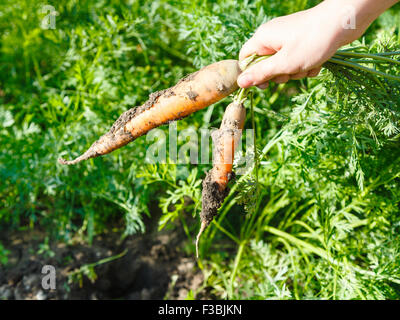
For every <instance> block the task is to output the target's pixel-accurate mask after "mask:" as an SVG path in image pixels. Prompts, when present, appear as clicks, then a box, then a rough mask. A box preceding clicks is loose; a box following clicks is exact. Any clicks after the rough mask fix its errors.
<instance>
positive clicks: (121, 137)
mask: <svg viewBox="0 0 400 320" xmlns="http://www.w3.org/2000/svg"><path fill="white" fill-rule="evenodd" d="M240 73H241V70H240V68H239V64H238V61H236V60H223V61H220V62H216V63H214V64H211V65H209V66H207V67H204V68H203V69H201V70H199V71H197V72H195V73H192V74H190V75H188V76H186V77H185V78H183V79H181V80H180V81H179V82H178V83H177V84H176V85H175V86H174V87H172V88H169V89H166V90H162V91H159V92H156V93H153V94H151V95H150V97H149V100H148V101H147V102H146V103H144V104H143V105H142V106H140V107H137V108H132V109H130V110H128V111H126V112H124V113H123V114H122V115H121V116H120V117H119V118H118V120H117V121H116V122H115V123H114V125H113V126H112V127H111V129H110V131H109V132H108V133H106V134H105V135H103V136H102V137H100V139H99V140H98V141H96V142H95V143H93V144H92V146H91V147H90V148H89V149H88V150H87V151H86V152H85V153H84V154H83V155H81V156H79V157H78V158H76V159H75V160H72V161H66V160H64V159H59V160H58V161H59V162H60V163H61V164H68V165H70V164H76V163H78V162H80V161H83V160H87V159H90V158H94V157H98V156H100V155H104V154H107V153H110V152H111V151H114V150H116V149H118V148H121V147H123V146H124V145H126V144H128V143H129V142H131V141H133V140H135V139H136V138H138V137H140V136H142V135H144V134H146V133H147V132H148V131H149V130H151V129H153V128H156V127H159V126H161V125H163V124H165V123H168V122H170V121H173V120H178V119H182V118H184V117H186V116H188V115H190V114H191V113H193V112H195V111H198V110H200V109H203V108H205V107H207V106H209V105H211V104H213V103H215V102H217V101H219V100H221V99H223V98H225V97H226V96H228V95H229V94H231V93H232V92H234V91H235V90H237V89H238V85H237V83H236V80H237V77H238V76H239V74H240Z"/></svg>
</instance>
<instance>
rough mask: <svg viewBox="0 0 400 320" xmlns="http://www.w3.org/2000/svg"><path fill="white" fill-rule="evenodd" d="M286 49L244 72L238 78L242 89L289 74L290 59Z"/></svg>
mask: <svg viewBox="0 0 400 320" xmlns="http://www.w3.org/2000/svg"><path fill="white" fill-rule="evenodd" d="M287 57H288V55H287V53H286V52H285V51H284V49H282V50H280V51H278V52H277V53H276V54H274V55H273V56H271V57H269V58H267V59H266V60H263V61H260V62H258V63H256V64H255V65H253V66H251V67H250V68H248V69H247V70H246V71H244V72H243V73H242V74H241V75H240V76H239V78H238V81H237V82H238V85H239V86H240V87H241V88H248V87H251V86H256V85H259V84H262V83H265V82H267V81H269V80H271V79H272V78H275V77H276V76H279V75H282V74H289V73H290V69H289V59H288V58H287Z"/></svg>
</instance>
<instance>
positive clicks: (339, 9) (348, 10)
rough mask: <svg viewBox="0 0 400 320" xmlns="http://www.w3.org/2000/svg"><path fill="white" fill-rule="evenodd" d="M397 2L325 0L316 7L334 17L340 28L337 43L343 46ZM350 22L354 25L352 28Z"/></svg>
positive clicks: (383, 0)
mask: <svg viewBox="0 0 400 320" xmlns="http://www.w3.org/2000/svg"><path fill="white" fill-rule="evenodd" d="M397 2H399V0H325V1H324V2H322V3H321V4H319V5H318V7H320V8H319V9H321V11H324V12H325V13H329V14H330V15H335V16H336V17H335V19H336V23H337V25H338V26H340V30H338V41H339V42H340V43H341V45H345V44H347V43H349V42H352V41H354V40H356V39H358V38H359V37H361V36H362V34H363V33H364V32H365V30H366V29H367V28H368V27H369V26H370V25H371V23H372V22H373V21H374V20H376V19H377V18H378V17H379V16H380V15H381V14H382V13H383V12H384V11H385V10H387V9H389V8H390V7H392V6H393V5H395V4H396V3H397ZM346 20H348V24H347V27H346V23H347V21H346ZM351 22H352V23H354V26H352V27H350V25H351Z"/></svg>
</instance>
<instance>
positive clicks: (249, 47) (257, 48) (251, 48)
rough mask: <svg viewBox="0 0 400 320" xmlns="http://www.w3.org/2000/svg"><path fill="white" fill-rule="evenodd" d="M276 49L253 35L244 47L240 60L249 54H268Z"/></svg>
mask: <svg viewBox="0 0 400 320" xmlns="http://www.w3.org/2000/svg"><path fill="white" fill-rule="evenodd" d="M275 52H276V51H275V50H274V49H272V48H269V47H267V46H264V45H262V44H261V42H260V41H259V40H258V39H257V38H256V37H255V36H253V37H252V38H250V39H249V40H248V41H247V42H246V43H245V44H244V45H243V47H242V49H241V50H240V53H239V60H243V59H245V58H247V57H248V56H251V55H252V54H254V53H256V54H257V55H259V56H266V55H270V54H274V53H275Z"/></svg>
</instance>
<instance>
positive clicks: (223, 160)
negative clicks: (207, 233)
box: [196, 101, 246, 257]
mask: <svg viewBox="0 0 400 320" xmlns="http://www.w3.org/2000/svg"><path fill="white" fill-rule="evenodd" d="M245 118H246V109H245V107H244V105H243V103H242V102H237V101H234V102H232V103H231V104H230V105H228V107H227V108H226V110H225V113H224V117H223V119H222V123H221V127H220V129H219V130H218V131H217V132H216V135H215V136H214V139H213V140H214V145H215V147H214V164H213V168H212V169H211V170H210V171H209V172H208V173H207V175H206V178H205V179H204V180H203V191H202V211H201V213H200V219H201V227H200V231H199V233H198V235H197V238H196V255H197V257H198V256H199V250H198V244H199V240H200V236H201V234H202V233H203V231H204V230H205V229H206V228H207V226H208V225H209V224H210V223H211V221H212V220H213V219H214V217H215V216H216V215H217V211H218V209H219V208H220V207H221V205H222V202H223V201H224V199H225V197H226V196H227V195H228V193H229V189H228V182H229V181H230V180H231V179H232V178H233V175H234V173H233V172H232V169H233V158H234V153H235V149H236V147H237V145H238V143H239V141H240V138H241V135H242V130H243V126H244V121H245Z"/></svg>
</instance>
